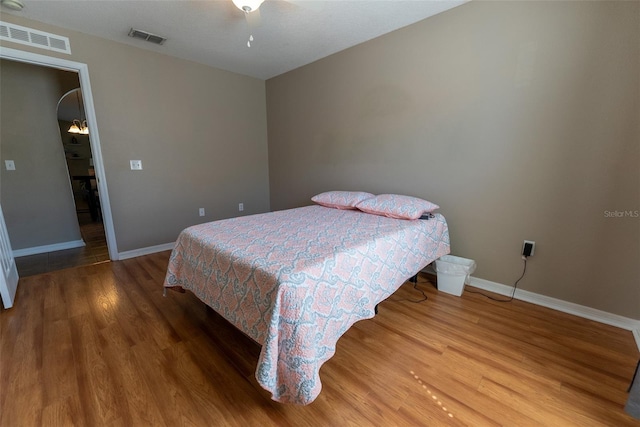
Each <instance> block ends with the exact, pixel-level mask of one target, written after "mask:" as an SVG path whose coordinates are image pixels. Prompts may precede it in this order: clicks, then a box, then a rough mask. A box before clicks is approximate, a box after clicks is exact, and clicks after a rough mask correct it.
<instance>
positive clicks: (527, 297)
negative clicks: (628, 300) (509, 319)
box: [469, 276, 640, 350]
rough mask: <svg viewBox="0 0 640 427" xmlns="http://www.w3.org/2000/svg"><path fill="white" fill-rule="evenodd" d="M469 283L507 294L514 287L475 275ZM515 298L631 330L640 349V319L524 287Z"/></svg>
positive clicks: (508, 294)
mask: <svg viewBox="0 0 640 427" xmlns="http://www.w3.org/2000/svg"><path fill="white" fill-rule="evenodd" d="M469 285H471V286H474V287H476V288H479V289H483V290H485V291H489V292H494V293H496V294H500V295H505V296H511V293H512V292H513V287H511V286H506V285H503V284H500V283H496V282H491V281H489V280H485V279H480V278H478V277H473V276H471V277H469ZM513 298H515V299H519V300H521V301H526V302H530V303H532V304H536V305H540V306H542V307H547V308H551V309H553V310H558V311H561V312H563V313H568V314H573V315H574V316H578V317H583V318H585V319H589V320H593V321H595V322H600V323H604V324H606V325H611V326H615V327H618V328H621V329H626V330H627V331H631V332H632V333H633V337H634V338H635V340H636V345H637V346H638V350H640V320H634V319H630V318H628V317H624V316H619V315H617V314H612V313H608V312H606V311H602V310H597V309H595V308H591V307H586V306H584V305H579V304H574V303H572V302H568V301H563V300H560V299H557V298H552V297H548V296H545V295H540V294H536V293H533V292H529V291H524V290H522V289H516V292H515V294H514V296H513Z"/></svg>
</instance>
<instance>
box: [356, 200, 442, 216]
mask: <svg viewBox="0 0 640 427" xmlns="http://www.w3.org/2000/svg"><path fill="white" fill-rule="evenodd" d="M439 207H440V206H438V205H436V204H434V203H431V202H428V201H426V200H422V199H419V198H417V197H411V196H402V195H399V194H379V195H377V196H375V197H372V198H370V199H366V200H364V201H362V202H360V203H358V204H357V205H356V208H358V209H360V210H361V211H362V212H366V213H370V214H374V215H382V216H387V217H389V218H398V219H418V218H420V217H421V216H422V215H423V214H425V213H427V212H433V211H434V210H436V209H438V208H439Z"/></svg>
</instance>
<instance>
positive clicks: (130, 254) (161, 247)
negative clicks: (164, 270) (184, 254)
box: [118, 242, 175, 259]
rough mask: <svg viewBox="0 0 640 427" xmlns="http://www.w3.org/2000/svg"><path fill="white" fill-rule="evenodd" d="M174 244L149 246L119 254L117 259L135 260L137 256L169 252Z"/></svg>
mask: <svg viewBox="0 0 640 427" xmlns="http://www.w3.org/2000/svg"><path fill="white" fill-rule="evenodd" d="M174 245H175V242H171V243H165V244H162V245H156V246H149V247H146V248H140V249H134V250H132V251H125V252H120V253H119V254H118V259H128V258H135V257H137V256H143V255H150V254H155V253H156V252H162V251H170V250H171V249H173V247H174Z"/></svg>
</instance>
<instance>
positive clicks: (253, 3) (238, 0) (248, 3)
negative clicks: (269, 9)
mask: <svg viewBox="0 0 640 427" xmlns="http://www.w3.org/2000/svg"><path fill="white" fill-rule="evenodd" d="M232 1H233V4H235V5H236V7H237V8H238V9H240V10H241V11H243V12H245V13H249V12H253V11H254V10H258V8H259V7H260V5H261V4H262V2H264V0H232Z"/></svg>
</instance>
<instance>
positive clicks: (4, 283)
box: [0, 206, 18, 308]
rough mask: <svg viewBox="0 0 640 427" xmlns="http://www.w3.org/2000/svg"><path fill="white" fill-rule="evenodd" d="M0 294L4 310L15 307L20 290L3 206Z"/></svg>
mask: <svg viewBox="0 0 640 427" xmlns="http://www.w3.org/2000/svg"><path fill="white" fill-rule="evenodd" d="M0 270H2V271H1V272H0V294H1V295H2V305H3V306H4V308H11V307H13V300H14V298H15V297H16V290H17V289H18V269H17V268H16V262H15V260H14V259H13V251H12V250H11V243H10V242H9V233H8V232H7V225H6V224H5V223H4V215H3V214H2V206H0Z"/></svg>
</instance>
